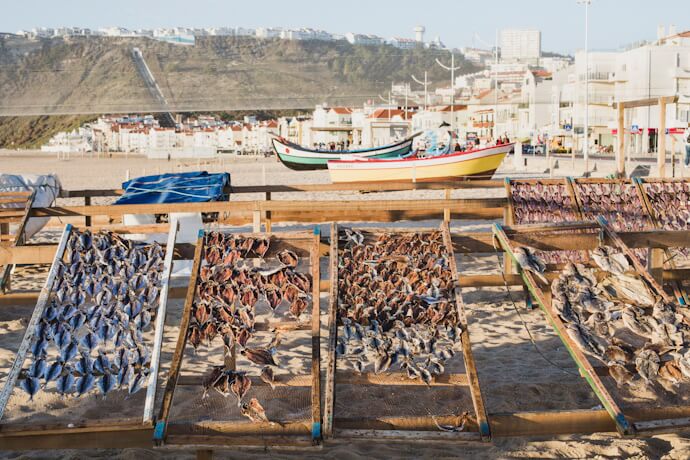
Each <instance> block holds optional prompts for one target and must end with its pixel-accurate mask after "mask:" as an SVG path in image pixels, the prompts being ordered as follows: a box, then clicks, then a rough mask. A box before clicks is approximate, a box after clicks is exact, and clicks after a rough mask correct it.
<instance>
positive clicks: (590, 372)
mask: <svg viewBox="0 0 690 460" xmlns="http://www.w3.org/2000/svg"><path fill="white" fill-rule="evenodd" d="M493 231H494V234H495V235H496V237H497V238H498V241H499V242H500V243H501V245H502V246H503V248H504V250H505V251H506V252H507V253H508V254H509V255H510V256H511V257H512V258H513V260H514V261H515V263H516V264H517V260H516V259H515V255H514V253H513V246H512V243H511V242H510V240H509V239H508V237H507V236H506V233H505V232H504V231H503V228H502V227H501V225H499V224H494V228H493ZM520 273H521V274H522V276H523V279H524V280H525V284H526V285H527V287H528V288H529V290H530V293H531V294H532V296H533V297H534V299H535V300H536V301H537V303H538V304H539V306H540V307H541V309H542V310H543V311H544V314H545V315H546V317H547V319H548V320H549V322H550V323H551V325H552V326H553V328H554V330H555V331H556V333H557V334H558V336H559V337H560V339H561V341H562V342H563V344H564V345H565V347H566V349H567V350H568V352H569V353H570V356H571V357H572V358H573V360H574V361H575V363H576V364H577V366H578V368H579V369H580V373H581V374H582V376H583V377H584V378H585V380H587V382H588V383H589V385H590V386H591V387H592V390H593V391H594V393H595V394H596V395H597V397H598V398H599V400H600V401H601V403H602V405H603V406H604V408H605V409H606V410H607V412H608V413H609V415H610V416H611V418H612V419H613V420H614V422H615V423H616V429H617V430H618V431H619V432H620V433H621V434H625V435H628V434H633V433H634V427H633V426H632V425H631V424H630V423H629V422H628V420H627V418H626V417H625V415H624V414H623V411H622V410H621V409H620V407H619V406H618V404H617V403H616V401H615V400H614V399H613V397H612V396H611V395H610V393H609V392H608V390H607V389H606V387H605V386H604V384H603V383H602V382H601V379H599V377H598V376H597V375H596V372H595V371H594V369H593V367H592V365H591V363H590V362H589V360H588V359H587V357H586V356H585V355H584V353H583V352H582V350H580V348H579V347H578V346H577V345H576V344H575V343H574V342H573V340H572V339H571V338H570V336H569V335H568V333H567V332H566V329H565V325H564V324H563V322H562V321H561V319H560V317H559V316H558V314H557V313H556V312H555V311H553V309H552V306H551V303H550V302H549V301H548V300H547V299H546V298H545V295H544V292H543V291H542V290H541V288H540V287H539V285H538V284H537V283H536V282H535V280H534V277H533V276H532V274H531V273H530V272H528V271H525V270H520Z"/></svg>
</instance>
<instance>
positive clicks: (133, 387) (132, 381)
mask: <svg viewBox="0 0 690 460" xmlns="http://www.w3.org/2000/svg"><path fill="white" fill-rule="evenodd" d="M130 369H131V370H133V369H134V368H132V367H130ZM145 379H146V376H145V375H144V373H143V372H133V375H130V378H129V388H128V391H129V394H134V393H136V392H137V391H139V390H141V389H142V388H143V386H144V382H145Z"/></svg>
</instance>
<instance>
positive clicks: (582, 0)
mask: <svg viewBox="0 0 690 460" xmlns="http://www.w3.org/2000/svg"><path fill="white" fill-rule="evenodd" d="M577 3H578V4H579V5H585V126H584V145H583V147H582V156H583V157H584V160H585V174H586V173H587V172H588V171H589V5H591V3H592V0H577Z"/></svg>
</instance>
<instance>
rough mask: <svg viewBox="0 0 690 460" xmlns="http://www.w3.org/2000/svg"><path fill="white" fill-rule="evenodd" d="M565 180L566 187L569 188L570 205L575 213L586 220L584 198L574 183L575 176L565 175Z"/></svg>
mask: <svg viewBox="0 0 690 460" xmlns="http://www.w3.org/2000/svg"><path fill="white" fill-rule="evenodd" d="M563 182H564V183H565V189H566V190H567V192H568V195H569V196H570V205H571V207H572V209H573V212H574V213H575V215H576V216H577V218H578V219H580V220H585V218H584V214H583V213H584V209H585V207H584V205H583V204H582V199H581V197H580V195H579V194H578V193H577V189H576V188H575V186H574V185H573V178H572V177H564V178H563Z"/></svg>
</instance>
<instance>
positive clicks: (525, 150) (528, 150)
mask: <svg viewBox="0 0 690 460" xmlns="http://www.w3.org/2000/svg"><path fill="white" fill-rule="evenodd" d="M522 154H523V155H534V146H532V145H531V144H522Z"/></svg>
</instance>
